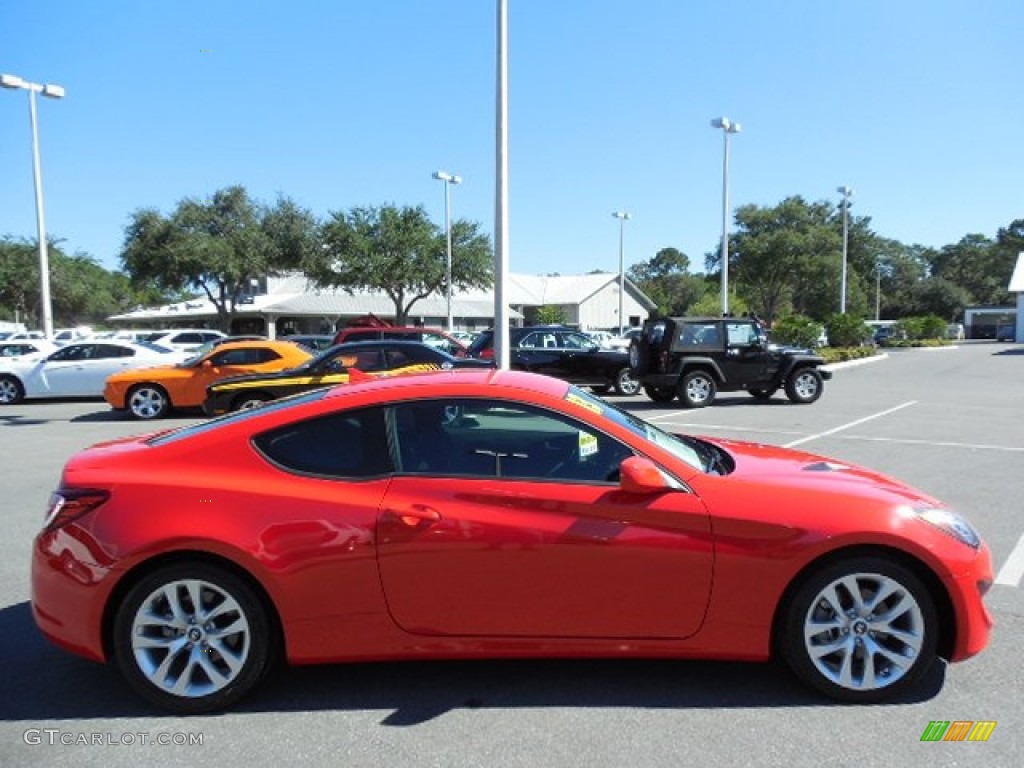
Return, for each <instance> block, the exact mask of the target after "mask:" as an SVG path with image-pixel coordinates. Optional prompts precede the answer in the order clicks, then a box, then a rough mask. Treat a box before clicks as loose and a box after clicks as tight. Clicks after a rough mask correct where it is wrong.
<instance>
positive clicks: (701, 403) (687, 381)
mask: <svg viewBox="0 0 1024 768" xmlns="http://www.w3.org/2000/svg"><path fill="white" fill-rule="evenodd" d="M717 390H718V387H717V386H716V385H715V380H714V378H712V376H711V374H710V373H708V372H707V371H691V372H690V373H688V374H686V375H685V376H683V380H682V381H681V382H680V383H679V399H680V400H682V401H683V403H684V404H685V405H686V407H687V408H703V407H705V406H708V405H711V404H712V403H713V402H715V394H716V393H717Z"/></svg>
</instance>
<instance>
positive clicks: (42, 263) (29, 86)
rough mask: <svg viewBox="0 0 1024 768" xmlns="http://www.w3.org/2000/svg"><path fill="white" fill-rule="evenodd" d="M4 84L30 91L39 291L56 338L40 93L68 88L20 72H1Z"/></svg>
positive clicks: (47, 328) (46, 325) (48, 329)
mask: <svg viewBox="0 0 1024 768" xmlns="http://www.w3.org/2000/svg"><path fill="white" fill-rule="evenodd" d="M0 87H3V88H11V89H20V90H24V91H28V112H29V118H30V119H31V121H32V174H33V176H32V177H33V179H34V181H35V188H36V233H37V236H38V238H39V292H40V298H41V301H42V305H43V306H42V313H43V318H42V319H43V333H45V334H46V337H47V338H53V308H52V306H51V302H50V256H49V253H48V252H47V246H46V214H45V213H44V209H43V174H42V171H41V169H40V163H39V127H38V125H37V121H36V94H37V93H41V94H43V96H46V97H48V98H51V99H63V98H64V88H63V87H61V86H59V85H53V84H52V83H47V84H46V85H41V84H40V83H30V82H29V81H27V80H22V79H21V78H20V77H17V76H16V75H0Z"/></svg>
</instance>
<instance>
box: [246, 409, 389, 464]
mask: <svg viewBox="0 0 1024 768" xmlns="http://www.w3.org/2000/svg"><path fill="white" fill-rule="evenodd" d="M253 443H254V444H255V446H256V448H257V450H259V451H260V452H261V453H262V454H263V455H264V456H266V458H267V459H269V460H270V461H271V462H273V463H274V464H277V465H278V466H280V467H281V468H283V469H285V470H288V471H290V472H298V473H301V474H311V475H320V476H326V477H339V478H340V477H343V478H356V479H358V478H371V477H380V476H381V475H386V474H388V473H389V472H391V471H392V466H391V457H390V455H389V453H388V445H387V437H386V434H385V429H384V412H383V411H382V410H381V409H379V408H368V409H365V410H360V411H348V412H345V413H335V414H331V415H329V416H322V417H320V418H317V419H309V420H307V421H302V422H298V423H296V424H289V425H287V426H284V427H279V428H277V429H275V430H273V431H271V432H266V433H264V434H262V435H258V436H257V437H255V438H254V439H253Z"/></svg>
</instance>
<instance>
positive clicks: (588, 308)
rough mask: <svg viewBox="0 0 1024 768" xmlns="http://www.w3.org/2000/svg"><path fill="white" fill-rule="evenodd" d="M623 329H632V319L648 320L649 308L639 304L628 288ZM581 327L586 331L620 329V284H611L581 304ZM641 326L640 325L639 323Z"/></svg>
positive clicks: (623, 306) (624, 305)
mask: <svg viewBox="0 0 1024 768" xmlns="http://www.w3.org/2000/svg"><path fill="white" fill-rule="evenodd" d="M622 314H623V317H624V320H623V322H622V325H623V327H625V328H629V327H630V318H638V319H639V322H640V323H642V322H643V321H644V320H645V319H647V315H648V312H647V308H646V307H644V305H643V304H641V303H640V302H638V301H637V300H636V299H635V298H633V295H632V294H631V293H630V292H629V288H626V295H625V297H624V298H623V301H622ZM578 322H579V326H580V328H584V329H609V328H616V329H617V328H618V327H619V284H618V282H617V281H616V282H614V283H609V284H608V285H606V286H605V287H604V288H602V289H601V290H600V291H598V292H597V293H596V294H594V295H593V296H591V297H590V298H588V299H587V300H586V301H585V302H583V303H582V304H580V308H579V321H578ZM637 324H639V323H637Z"/></svg>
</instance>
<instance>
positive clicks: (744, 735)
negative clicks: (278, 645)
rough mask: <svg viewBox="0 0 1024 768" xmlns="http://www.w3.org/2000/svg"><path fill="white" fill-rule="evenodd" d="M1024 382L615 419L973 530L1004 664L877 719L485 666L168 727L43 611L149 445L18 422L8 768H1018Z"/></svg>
mask: <svg viewBox="0 0 1024 768" xmlns="http://www.w3.org/2000/svg"><path fill="white" fill-rule="evenodd" d="M1022 381H1024V346H1014V345H1007V344H995V343H984V344H982V343H978V344H964V345H961V346H960V347H957V348H951V349H942V350H936V351H926V350H901V351H893V352H891V353H890V354H889V355H888V357H887V358H885V359H881V360H878V361H874V362H871V363H867V364H863V365H857V366H852V367H847V368H843V369H841V370H839V371H837V372H836V374H835V376H834V378H833V379H832V381H830V382H828V383H827V385H826V391H825V394H824V396H823V397H822V399H821V400H820V401H819V402H817V403H815V404H814V405H811V406H796V405H792V404H790V403H788V402H787V401H786V400H785V398H784V397H782V396H781V395H776V397H775V398H774V399H773V400H772V401H770V402H768V403H758V402H757V401H755V400H754V399H753V398H751V397H749V396H747V395H744V394H723V395H720V396H719V400H718V402H717V403H716V405H714V406H713V407H711V408H708V409H704V410H699V411H687V410H682V409H677V408H670V407H665V406H658V405H655V404H653V403H650V402H649V401H647V400H646V398H644V397H643V396H642V395H641V396H638V397H634V398H613V399H614V400H615V401H617V402H618V403H619V404H621V405H624V406H625V407H627V408H629V409H630V410H633V411H635V412H636V413H638V414H639V415H641V416H643V417H644V418H647V419H650V420H651V421H653V422H656V423H658V424H659V425H661V426H662V427H665V428H668V429H671V430H674V431H687V432H693V433H698V434H708V435H716V436H720V437H724V438H730V439H743V440H754V441H758V442H765V443H771V444H776V445H789V446H794V447H798V448H800V449H801V450H807V451H810V452H813V453H819V454H823V455H826V456H830V457H834V458H836V459H840V460H843V461H849V462H854V463H858V464H863V465H866V466H869V467H872V468H874V469H878V470H881V471H883V472H885V473H887V474H890V475H892V476H894V477H896V478H899V479H901V480H904V481H907V482H909V483H911V484H913V485H916V486H918V487H919V488H921V489H923V490H925V491H927V492H929V493H931V494H933V495H935V496H938V497H939V498H941V499H943V500H945V501H947V502H948V503H950V504H951V505H952V506H954V507H955V508H957V509H958V510H959V511H961V512H963V513H965V514H966V515H967V516H968V517H969V518H970V519H971V520H972V521H973V522H974V523H975V525H976V526H977V528H978V529H979V530H980V531H981V533H982V535H983V536H984V537H985V538H986V540H987V541H988V543H989V545H990V547H991V549H992V553H993V561H994V564H995V568H996V572H997V574H998V581H999V583H997V584H996V585H995V586H994V587H993V588H992V590H991V592H990V596H989V599H988V604H989V607H990V610H991V611H992V612H993V614H994V615H995V617H996V621H997V627H996V631H995V633H994V637H993V642H992V644H991V646H990V647H989V649H987V651H986V652H984V653H983V654H981V655H980V656H978V657H977V658H975V659H972V660H969V661H967V662H964V663H961V664H957V665H953V666H950V667H948V668H937V669H935V670H933V674H931V675H930V677H929V678H928V679H927V680H926V681H925V683H924V684H923V685H922V686H921V687H920V689H919V690H917V691H915V692H914V693H913V694H912V695H909V696H908V697H907V698H906V699H904V700H901V701H898V702H896V703H892V704H887V705H879V706H870V707H851V706H838V705H835V704H833V703H831V702H828V701H825V700H823V699H820V698H818V697H817V696H815V695H813V694H810V693H808V692H807V691H805V690H803V689H802V688H800V687H799V686H798V685H797V684H795V683H794V681H793V680H792V678H791V677H790V676H789V674H788V673H787V672H786V671H784V670H781V669H778V668H776V667H774V666H772V665H755V664H735V663H712V662H653V661H652V662H601V661H579V662H565V661H562V662H501V663H491V662H486V663H483V662H475V663H470V662H467V663H431V664H426V663H424V664H420V663H406V664H360V665H338V666H332V667H321V668H306V669H290V670H283V671H280V672H279V673H277V674H276V675H275V676H274V677H273V678H272V679H270V680H268V681H267V682H266V683H265V684H264V685H263V686H261V687H260V688H259V689H258V690H257V691H256V692H255V694H254V695H252V696H250V697H249V698H247V699H246V700H245V701H244V702H243V703H242V705H241V706H240V707H238V708H236V709H235V710H233V711H231V712H229V713H227V714H222V715H218V716H209V717H195V718H188V719H183V718H177V717H171V716H167V715H163V714H162V713H160V712H157V711H154V710H152V709H151V708H149V707H148V706H146V705H145V704H144V703H142V702H141V700H139V699H137V698H136V697H135V696H134V695H133V694H132V693H131V692H130V691H129V690H128V689H127V688H126V686H125V685H124V684H123V683H122V682H121V679H120V677H119V676H118V675H117V673H116V672H115V671H114V670H113V669H107V668H104V667H102V666H100V665H96V664H92V663H90V662H87V661H83V660H80V659H77V658H75V657H72V656H69V655H67V654H65V653H63V652H61V651H59V650H57V649H55V648H52V647H51V646H50V645H49V644H48V643H46V642H45V641H44V640H43V639H42V638H41V636H40V635H39V634H38V633H37V632H36V630H35V628H34V625H33V624H32V620H31V615H30V610H29V606H28V600H29V592H28V564H29V547H30V542H31V539H32V536H33V535H34V534H35V532H36V530H37V528H38V526H39V524H40V522H41V519H42V514H43V508H44V506H45V503H46V499H47V497H48V495H49V493H50V491H51V490H52V488H53V487H54V484H55V483H56V481H57V479H58V476H59V471H60V467H61V465H62V463H63V462H64V460H65V459H67V458H68V457H69V456H70V455H71V454H72V453H74V452H75V451H76V450H78V449H80V448H82V447H84V446H86V445H89V444H91V443H94V442H98V441H100V440H105V439H109V438H111V437H116V436H121V435H127V434H134V433H137V432H141V431H145V430H146V428H147V426H148V425H140V424H139V423H138V422H133V421H129V420H127V419H124V418H122V417H120V416H118V415H116V414H114V413H112V412H111V411H110V410H109V409H108V408H107V406H106V405H105V403H103V402H102V401H76V402H53V403H47V402H36V403H24V404H20V405H17V406H9V407H5V408H3V409H0V425H2V427H3V430H2V432H0V434H2V438H3V439H2V440H0V462H2V466H3V476H4V502H3V505H2V508H3V510H4V513H5V514H4V518H5V522H6V530H5V535H4V536H3V537H0V652H2V659H3V664H2V667H3V674H2V680H3V682H4V685H3V686H2V695H0V764H2V765H4V766H22V765H26V766H27V765H82V766H88V765H105V766H134V765H137V764H139V763H141V762H143V761H151V760H160V761H163V762H166V763H170V764H178V763H186V762H187V763H198V762H202V763H206V764H217V765H229V766H230V765H243V764H249V765H269V764H276V763H279V762H284V761H295V760H301V761H302V762H303V763H304V764H308V765H312V766H319V765H323V766H391V765H396V766H404V765H416V766H446V767H447V766H492V765H494V766H530V767H531V768H536V767H537V766H622V765H626V764H630V765H634V766H662V765H664V766H681V765H704V766H718V765H722V766H731V765H738V764H746V765H756V766H761V765H764V766H805V765H806V766H811V765H813V766H820V765H822V764H829V765H840V766H846V765H858V766H883V765H884V766H891V765H901V766H925V765H927V766H937V765H971V764H976V765H984V766H1018V765H1020V763H1021V757H1020V756H1021V755H1022V754H1024V665H1022V663H1021V653H1020V650H1019V649H1020V648H1021V645H1022V639H1024V589H1022V587H1021V570H1022V569H1024V514H1022V512H1021V504H1020V500H1021V499H1024V471H1022V470H1024V427H1022V424H1024V387H1022V386H1021V382H1022ZM196 418H197V417H193V416H187V417H177V418H172V419H170V420H168V421H167V422H164V423H161V424H160V426H161V427H163V426H173V425H176V424H185V423H190V422H191V421H193V420H195V419H196ZM933 720H950V721H956V720H973V721H979V720H985V721H995V722H996V723H997V725H996V727H995V729H994V730H993V731H992V734H991V736H990V738H989V740H988V741H987V742H985V743H945V742H938V743H926V742H922V741H921V736H922V734H923V732H924V730H925V728H926V727H927V726H928V723H929V722H930V721H933ZM97 740H98V741H99V742H101V743H97ZM200 740H201V742H202V743H201V744H200V743H196V742H197V741H200ZM160 741H167V742H169V743H167V744H162V743H158V742H160Z"/></svg>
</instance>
